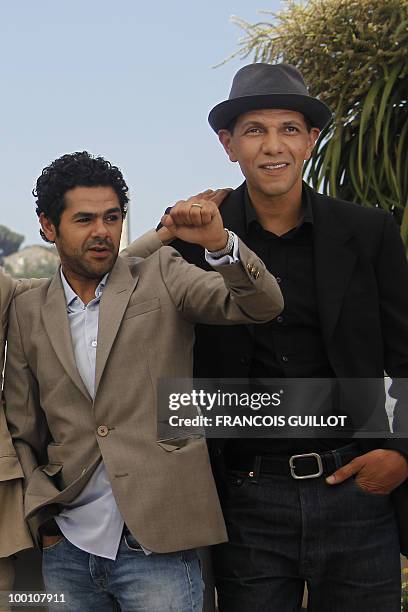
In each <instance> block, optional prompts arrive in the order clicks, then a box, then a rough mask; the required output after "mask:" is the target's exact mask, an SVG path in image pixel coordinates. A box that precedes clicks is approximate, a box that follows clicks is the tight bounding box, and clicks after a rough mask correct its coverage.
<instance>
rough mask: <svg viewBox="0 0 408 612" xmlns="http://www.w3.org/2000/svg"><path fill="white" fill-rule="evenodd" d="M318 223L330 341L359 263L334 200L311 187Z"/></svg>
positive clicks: (321, 301) (320, 294)
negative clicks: (331, 201) (333, 204)
mask: <svg viewBox="0 0 408 612" xmlns="http://www.w3.org/2000/svg"><path fill="white" fill-rule="evenodd" d="M307 191H308V193H309V197H310V198H311V204H312V210H313V223H314V262H315V278H316V291H317V302H318V308H319V314H320V321H321V324H322V331H323V337H324V339H325V341H326V344H328V342H329V340H330V338H331V336H332V334H333V332H334V329H335V326H336V323H337V321H338V317H339V314H340V310H341V306H342V303H343V299H344V295H345V292H346V290H347V287H348V284H349V282H350V278H351V275H352V273H353V269H354V266H355V263H356V255H355V252H354V251H353V250H352V244H353V234H352V230H351V229H350V228H345V227H343V226H342V224H341V223H340V222H339V220H338V219H336V215H335V213H334V211H333V210H332V208H331V205H330V202H325V201H324V198H323V197H322V196H320V195H317V196H316V195H315V194H314V193H313V192H311V191H309V190H307Z"/></svg>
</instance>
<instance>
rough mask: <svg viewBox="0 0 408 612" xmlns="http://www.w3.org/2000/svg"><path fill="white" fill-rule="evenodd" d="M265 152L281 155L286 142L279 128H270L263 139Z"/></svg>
mask: <svg viewBox="0 0 408 612" xmlns="http://www.w3.org/2000/svg"><path fill="white" fill-rule="evenodd" d="M262 149H263V152H264V153H266V154H267V155H279V154H280V153H282V152H283V150H284V142H283V140H282V139H281V138H280V135H279V132H278V131H277V130H269V131H268V132H267V133H266V134H265V136H264V139H263V143H262Z"/></svg>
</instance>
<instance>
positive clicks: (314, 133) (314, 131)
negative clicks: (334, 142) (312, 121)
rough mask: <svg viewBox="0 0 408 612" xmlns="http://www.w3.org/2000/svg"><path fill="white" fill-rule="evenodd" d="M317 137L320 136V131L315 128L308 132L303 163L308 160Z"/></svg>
mask: <svg viewBox="0 0 408 612" xmlns="http://www.w3.org/2000/svg"><path fill="white" fill-rule="evenodd" d="M319 136H320V130H319V129H318V128H316V127H314V128H311V130H310V132H309V143H308V146H307V149H306V153H305V161H307V160H308V159H310V157H311V155H312V153H313V149H314V148H315V145H316V142H317V139H318V138H319Z"/></svg>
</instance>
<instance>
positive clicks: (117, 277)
mask: <svg viewBox="0 0 408 612" xmlns="http://www.w3.org/2000/svg"><path fill="white" fill-rule="evenodd" d="M240 253H241V262H242V263H241V262H240V263H237V264H232V265H230V266H221V267H220V268H219V272H220V273H216V272H214V273H208V272H204V271H202V270H200V269H199V268H196V267H195V266H191V265H190V264H188V263H186V262H185V261H184V259H182V258H181V257H180V256H179V255H178V253H177V252H176V251H174V249H171V248H170V247H164V248H162V249H161V250H159V251H158V252H157V253H154V254H153V255H151V256H150V257H148V258H147V259H144V260H142V259H139V258H128V259H123V258H119V259H118V260H117V262H116V264H115V266H114V268H113V270H112V271H111V273H110V275H109V279H108V282H107V285H106V288H105V290H104V292H103V296H102V299H101V305H100V315H99V332H98V347H97V355H96V380H95V398H94V401H92V400H91V398H90V396H89V394H88V392H87V390H86V388H85V386H84V384H83V382H82V380H81V377H80V375H79V373H78V370H77V368H76V364H75V359H74V353H73V347H72V341H71V334H70V329H69V323H68V318H67V313H66V302H65V295H64V291H63V288H62V284H61V279H60V275H59V273H57V274H56V275H55V276H54V277H53V279H52V280H50V281H49V282H46V283H45V284H44V285H42V286H41V287H39V288H36V289H33V290H31V291H29V292H26V293H25V294H23V295H20V296H18V297H17V298H16V299H15V300H14V302H13V304H12V307H11V309H10V323H9V342H10V347H9V350H8V355H7V365H6V375H5V398H6V407H7V408H6V414H7V419H8V422H9V427H10V431H11V433H12V436H13V438H14V442H15V447H16V449H17V452H18V455H19V459H20V462H21V465H22V467H23V470H24V474H25V477H26V479H27V489H26V494H25V512H26V516H27V518H28V519H29V522H30V525H31V527H32V530H33V534H34V535H35V536H36V537H38V527H39V525H40V524H41V523H42V522H44V521H45V520H47V519H48V518H49V517H50V516H53V515H55V514H56V513H58V510H59V508H60V507H61V506H64V505H66V504H69V503H70V502H72V501H73V500H74V499H75V498H76V497H77V495H78V494H79V492H80V491H81V490H82V488H83V487H84V485H85V484H86V483H87V481H88V480H89V478H90V476H91V475H92V473H93V471H94V469H95V467H96V466H97V464H98V462H99V461H100V460H101V458H102V459H103V461H104V463H105V466H106V469H107V472H108V474H109V478H110V482H111V485H112V489H113V493H114V496H115V499H116V501H117V503H118V506H119V509H120V511H121V514H122V516H123V518H124V520H125V522H126V524H127V525H128V527H129V529H130V530H131V532H132V533H133V535H134V536H135V537H136V539H137V540H138V541H139V542H140V543H141V544H142V545H143V546H145V547H146V548H149V549H150V550H153V551H156V552H170V551H176V550H181V549H187V548H192V547H199V546H205V545H209V544H216V543H218V542H222V541H224V540H225V539H226V531H225V526H224V521H223V517H222V514H221V509H220V506H219V502H218V497H217V494H216V490H215V485H214V482H213V478H212V474H211V469H210V464H209V459H208V454H207V449H206V444H205V441H204V440H202V439H193V438H188V439H184V440H179V441H174V440H173V441H172V442H171V443H168V441H167V442H166V441H157V418H156V389H157V381H158V379H159V378H161V377H165V378H172V377H175V378H188V377H191V376H192V350H193V341H194V323H196V322H200V323H213V324H217V323H218V324H226V323H231V324H232V323H257V322H259V323H261V322H265V321H268V320H270V319H272V318H273V317H274V316H276V315H277V314H278V313H279V312H280V311H281V310H282V307H283V299H282V296H281V292H280V290H279V287H278V285H277V283H276V281H275V279H274V278H273V277H272V276H271V275H270V274H269V273H268V272H267V271H266V270H265V267H264V265H263V263H262V262H261V261H260V260H259V259H258V257H257V256H256V255H255V254H254V253H252V252H251V251H249V249H247V247H246V246H245V245H244V244H243V243H240Z"/></svg>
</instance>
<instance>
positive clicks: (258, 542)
mask: <svg viewBox="0 0 408 612" xmlns="http://www.w3.org/2000/svg"><path fill="white" fill-rule="evenodd" d="M222 506H223V511H224V518H225V520H226V523H227V529H228V535H229V540H230V541H229V542H228V543H227V544H221V545H218V546H216V547H215V548H214V572H215V582H216V586H217V592H218V602H219V611H220V612H237V610H238V611H239V612H295V611H298V610H300V609H301V602H302V596H303V590H304V584H305V582H306V583H307V586H308V592H309V601H308V610H309V611H311V612H399V611H400V609H401V599H400V598H401V568H400V557H399V542H398V534H397V527H396V523H395V516H394V510H393V507H392V504H391V502H390V499H389V496H388V495H377V494H373V493H367V492H365V491H363V490H362V489H361V488H360V487H359V485H357V484H356V482H355V481H354V479H353V478H350V479H349V480H347V481H345V482H344V483H343V484H341V485H334V486H331V485H328V484H326V482H325V480H324V478H315V479H308V480H303V481H302V480H294V479H292V478H291V477H290V476H283V475H282V476H275V475H269V474H265V475H262V474H261V475H260V476H259V478H258V482H253V479H251V478H250V477H249V475H248V473H246V472H238V471H229V472H228V485H227V489H226V491H225V494H224V495H223V499H222Z"/></svg>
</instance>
